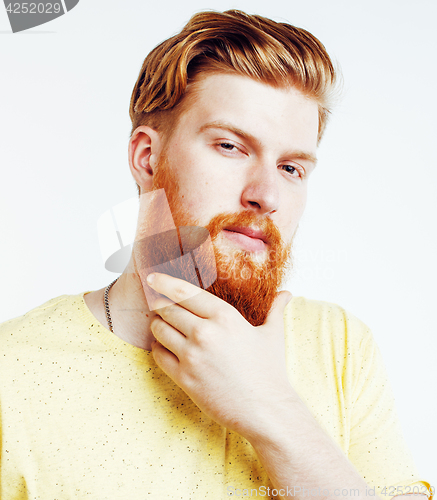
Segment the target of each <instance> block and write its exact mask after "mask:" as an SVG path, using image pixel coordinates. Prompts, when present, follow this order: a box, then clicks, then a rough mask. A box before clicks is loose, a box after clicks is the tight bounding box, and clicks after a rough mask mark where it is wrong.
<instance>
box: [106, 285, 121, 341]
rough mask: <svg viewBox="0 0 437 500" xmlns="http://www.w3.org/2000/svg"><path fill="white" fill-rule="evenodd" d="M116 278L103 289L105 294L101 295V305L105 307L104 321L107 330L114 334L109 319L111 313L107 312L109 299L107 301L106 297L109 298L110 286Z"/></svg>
mask: <svg viewBox="0 0 437 500" xmlns="http://www.w3.org/2000/svg"><path fill="white" fill-rule="evenodd" d="M119 277H120V276H119ZM119 277H118V278H119ZM118 278H116V279H115V280H114V281H113V282H112V283H110V284H109V285H108V286H107V287H106V288H105V293H104V294H103V305H104V306H105V311H106V320H107V322H108V326H109V330H110V332H111V333H114V330H113V329H112V319H111V312H110V311H109V299H108V296H109V290H111V288H112V286H113V285H114V283H115V282H116V281H117V280H118Z"/></svg>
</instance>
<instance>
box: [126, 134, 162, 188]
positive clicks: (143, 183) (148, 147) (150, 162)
mask: <svg viewBox="0 0 437 500" xmlns="http://www.w3.org/2000/svg"><path fill="white" fill-rule="evenodd" d="M161 146H162V140H161V136H160V134H159V132H157V131H156V130H154V129H152V128H150V127H148V126H147V125H142V126H140V127H137V128H136V129H135V130H134V132H133V134H132V137H131V138H130V141H129V166H130V171H131V173H132V176H133V178H134V179H135V181H136V183H137V184H138V185H139V186H140V188H141V190H142V191H146V192H148V191H150V190H151V189H152V184H153V174H154V172H155V168H156V165H157V163H158V158H159V155H160V154H161Z"/></svg>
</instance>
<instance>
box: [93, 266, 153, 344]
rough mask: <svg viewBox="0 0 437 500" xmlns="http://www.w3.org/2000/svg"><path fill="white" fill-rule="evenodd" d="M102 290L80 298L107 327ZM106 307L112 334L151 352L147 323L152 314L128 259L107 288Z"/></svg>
mask: <svg viewBox="0 0 437 500" xmlns="http://www.w3.org/2000/svg"><path fill="white" fill-rule="evenodd" d="M105 288H106V287H105ZM104 292H105V289H104V288H102V289H101V290H97V291H95V292H91V293H89V294H87V295H85V297H84V299H85V303H86V304H87V306H88V308H89V309H90V311H91V313H92V314H93V315H94V316H95V317H96V319H97V320H98V321H100V323H102V325H103V326H105V327H106V328H107V329H108V330H109V325H108V322H107V320H106V314H105V308H104V305H103V295H104ZM109 308H110V313H111V319H112V326H113V331H114V335H117V337H119V338H120V339H121V340H124V341H125V342H127V343H128V344H131V345H133V346H135V347H140V348H141V349H145V350H147V351H151V350H152V347H151V344H152V341H153V340H154V337H153V334H152V332H151V330H150V323H151V321H152V319H153V318H154V317H155V316H156V314H155V313H154V312H153V311H152V312H151V311H150V310H149V308H148V306H147V301H146V298H145V295H144V291H143V287H142V284H141V280H140V278H139V276H138V274H137V272H136V269H135V266H134V265H133V262H132V259H131V261H130V262H129V264H128V266H127V268H126V269H125V270H124V272H123V274H122V275H121V276H120V278H119V279H118V280H117V282H116V283H115V284H114V285H113V286H112V288H111V290H110V291H109Z"/></svg>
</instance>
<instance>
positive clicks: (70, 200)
mask: <svg viewBox="0 0 437 500" xmlns="http://www.w3.org/2000/svg"><path fill="white" fill-rule="evenodd" d="M207 8H209V9H216V10H225V9H227V8H240V9H243V10H247V11H248V12H250V13H258V14H261V15H265V16H267V17H271V18H273V19H275V20H278V21H280V20H285V21H287V22H290V23H291V24H295V25H297V26H300V27H303V28H306V29H308V30H309V31H311V32H312V33H314V34H315V35H316V36H317V37H318V38H320V39H321V40H322V42H323V43H324V44H325V46H326V47H327V49H328V52H329V53H330V54H331V55H332V56H333V58H334V59H336V60H338V61H339V63H340V65H341V67H342V70H343V74H344V81H345V84H344V93H343V99H342V101H341V103H340V104H339V105H338V106H337V108H336V110H335V111H334V114H333V117H332V120H331V122H330V125H329V127H328V130H327V133H326V136H325V138H324V140H323V142H322V145H321V147H320V150H319V165H318V167H317V169H316V172H314V174H313V176H312V179H311V181H310V197H309V203H308V207H307V212H306V214H305V216H304V219H303V220H302V223H301V229H300V235H299V238H298V242H297V247H296V252H297V266H296V271H295V275H294V277H293V279H292V280H291V281H290V282H289V283H288V285H287V288H288V289H289V290H290V291H292V293H293V294H294V295H305V296H307V297H309V298H316V299H321V300H328V301H331V302H335V303H338V304H340V305H342V306H343V307H345V308H346V309H347V310H349V311H351V312H352V313H353V314H355V315H356V316H358V317H359V318H360V319H362V320H363V321H364V322H365V323H367V324H368V325H369V326H370V327H371V328H372V330H373V332H374V335H375V337H376V340H377V342H378V344H379V345H380V347H381V350H382V352H383V356H384V359H385V362H386V365H387V369H388V371H389V375H390V378H391V380H392V384H393V387H394V391H395V394H396V399H397V404H398V409H399V413H400V416H401V420H402V424H403V427H404V431H405V435H406V438H407V441H408V443H409V445H410V447H411V449H412V451H413V455H414V458H415V460H416V463H417V465H418V467H419V470H420V471H421V472H422V474H423V477H424V479H427V480H428V481H430V482H431V484H432V485H434V486H437V458H436V453H435V451H434V448H435V446H436V443H437V439H436V437H437V430H436V425H435V424H434V422H435V421H436V420H437V404H436V401H435V392H434V391H435V386H434V384H435V383H436V380H437V377H436V375H437V373H436V363H435V355H436V347H437V341H436V334H437V328H436V324H435V310H436V308H435V304H436V299H437V296H436V295H437V294H436V287H435V283H436V278H437V276H436V274H437V273H436V271H437V266H436V262H435V255H436V236H435V215H436V208H437V207H436V197H435V190H436V186H437V182H436V181H437V173H436V171H437V169H436V149H435V147H433V140H432V139H435V136H436V125H435V120H436V116H437V106H436V99H435V92H436V84H435V82H436V79H437V71H436V55H435V51H436V48H437V43H436V31H435V20H436V19H437V3H436V2H435V1H433V0H428V1H426V0H419V1H415V2H412V1H408V2H407V1H405V0H390V1H388V0H385V1H384V0H383V1H376V0H370V1H366V2H358V1H346V0H345V1H340V0H331V1H329V2H327V1H326V0H312V1H303V0H300V1H299V2H297V1H294V0H288V1H286V2H285V1H284V2H281V1H278V0H269V1H268V2H265V1H260V0H250V1H249V0H236V1H234V2H228V1H221V0H211V1H210V2H209V3H206V2H205V0H202V1H200V0H199V1H195V0H188V1H184V2H181V1H178V0H160V1H158V2H151V1H150V2H146V1H140V0H123V1H122V0H119V1H115V0H92V1H86V0H81V2H80V3H79V4H78V6H77V7H75V8H74V9H73V10H72V11H71V12H70V13H68V14H67V15H65V16H63V17H61V18H58V19H56V20H54V21H52V22H51V23H48V24H45V25H42V26H39V27H37V28H34V29H33V30H30V31H27V32H23V33H19V34H12V33H11V30H10V26H9V22H8V19H7V16H6V12H5V10H4V9H3V6H2V5H0V65H1V66H0V75H1V76H0V141H1V146H0V168H1V177H0V235H1V236H0V238H1V240H0V242H1V247H0V270H1V287H0V321H4V320H6V319H9V318H11V317H14V316H17V315H20V314H23V313H24V312H26V311H28V310H29V309H31V308H33V307H35V306H37V305H39V304H41V303H43V302H45V301H46V300H48V299H50V298H52V297H55V296H57V295H61V294H66V293H67V294H70V293H79V292H81V291H83V290H93V289H98V288H101V287H103V286H104V285H106V284H107V283H109V282H110V281H111V280H112V279H113V277H114V275H112V274H111V273H109V272H107V271H106V270H105V269H104V266H103V262H102V259H101V256H100V249H99V244H98V239H97V220H98V218H99V217H100V215H101V214H102V213H103V212H105V211H106V210H107V209H109V208H110V207H111V206H113V205H116V204H117V203H119V202H122V201H124V200H126V199H128V198H131V197H133V196H135V195H136V189H135V184H134V182H133V180H132V178H131V177H130V174H129V170H128V163H127V143H128V138H129V130H130V122H129V116H128V106H129V99H130V94H131V91H132V87H133V85H134V83H135V80H136V78H137V75H138V72H139V69H140V67H141V64H142V61H143V59H144V57H145V56H146V54H147V53H148V52H149V51H150V50H151V49H152V48H153V47H154V46H155V45H156V44H158V43H159V42H160V41H162V40H163V39H164V38H167V37H169V36H171V35H172V34H174V33H175V32H176V31H177V30H179V29H180V28H181V27H182V26H183V24H184V23H185V22H186V21H187V20H188V18H189V17H190V15H191V14H193V13H194V12H196V11H198V10H203V9H207ZM434 144H435V141H434Z"/></svg>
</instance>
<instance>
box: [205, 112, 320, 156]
mask: <svg viewBox="0 0 437 500" xmlns="http://www.w3.org/2000/svg"><path fill="white" fill-rule="evenodd" d="M211 128H218V129H223V130H228V131H229V132H232V133H233V134H235V135H237V136H239V137H242V138H243V139H246V140H247V141H250V142H252V143H255V144H257V145H259V146H260V145H261V143H260V141H259V140H258V139H257V138H256V137H254V136H253V135H252V134H249V133H247V132H245V131H244V130H241V129H240V128H238V127H235V126H234V125H232V124H231V123H227V122H223V121H219V120H217V121H214V122H209V123H205V124H204V125H202V126H201V127H200V128H199V133H203V132H205V131H206V130H208V129H211ZM285 156H292V157H293V158H299V159H302V160H308V161H310V162H312V163H313V164H314V166H316V165H317V158H316V157H315V156H314V155H313V154H312V153H309V152H307V151H302V150H293V151H290V152H289V153H287V154H286V155H285Z"/></svg>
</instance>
